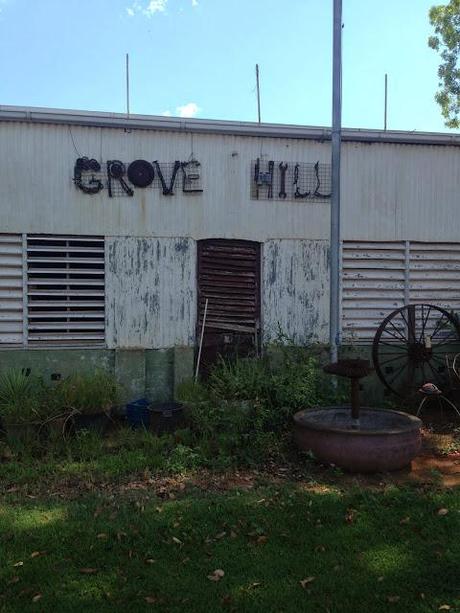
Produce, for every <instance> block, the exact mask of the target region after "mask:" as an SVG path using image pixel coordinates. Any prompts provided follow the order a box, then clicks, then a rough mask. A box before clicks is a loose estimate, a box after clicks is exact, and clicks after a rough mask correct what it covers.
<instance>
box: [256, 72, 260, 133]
mask: <svg viewBox="0 0 460 613" xmlns="http://www.w3.org/2000/svg"><path fill="white" fill-rule="evenodd" d="M256 88H257V117H258V121H259V123H260V83H259V64H256Z"/></svg>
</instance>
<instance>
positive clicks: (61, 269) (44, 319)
mask: <svg viewBox="0 0 460 613" xmlns="http://www.w3.org/2000/svg"><path fill="white" fill-rule="evenodd" d="M104 259H105V258H104V239H103V238H102V237H92V238H88V237H82V236H51V235H42V234H40V235H29V236H28V237H27V315H28V317H27V330H28V343H29V345H35V344H42V343H47V344H56V345H59V346H62V345H94V344H99V345H100V344H104V340H105V313H104V302H105V280H104Z"/></svg>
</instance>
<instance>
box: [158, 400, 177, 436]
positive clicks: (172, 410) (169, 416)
mask: <svg viewBox="0 0 460 613" xmlns="http://www.w3.org/2000/svg"><path fill="white" fill-rule="evenodd" d="M150 411H151V420H150V427H151V429H152V430H154V431H155V432H156V433H157V434H163V432H174V430H176V429H177V428H178V427H179V425H180V424H181V422H182V419H183V416H184V405H183V404H181V403H180V402H154V403H153V404H152V405H150Z"/></svg>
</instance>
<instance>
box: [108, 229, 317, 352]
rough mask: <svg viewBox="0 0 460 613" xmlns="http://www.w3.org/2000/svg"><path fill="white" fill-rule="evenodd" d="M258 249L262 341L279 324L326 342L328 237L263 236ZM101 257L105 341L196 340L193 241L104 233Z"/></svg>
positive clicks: (298, 336) (153, 344) (296, 336)
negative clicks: (264, 239) (104, 253)
mask: <svg viewBox="0 0 460 613" xmlns="http://www.w3.org/2000/svg"><path fill="white" fill-rule="evenodd" d="M262 254H263V261H262V328H263V338H264V342H271V341H274V340H276V338H277V335H278V331H279V330H281V331H282V332H283V333H284V334H285V335H286V336H288V337H289V338H291V339H293V340H295V341H296V342H297V343H304V342H307V341H308V342H315V341H320V342H326V341H327V335H328V316H329V293H328V244H327V242H326V241H298V240H270V241H267V242H266V243H265V244H264V245H263V246H262ZM106 258H107V266H106V296H107V299H106V319H107V331H106V336H107V345H108V347H110V348H113V347H121V348H128V347H129V348H135V347H139V348H162V347H172V346H174V345H182V346H190V345H193V344H194V343H195V331H196V328H195V326H196V303H197V279H196V243H195V241H193V240H190V239H155V238H137V239H136V238H123V237H118V238H111V239H109V240H108V241H107V256H106Z"/></svg>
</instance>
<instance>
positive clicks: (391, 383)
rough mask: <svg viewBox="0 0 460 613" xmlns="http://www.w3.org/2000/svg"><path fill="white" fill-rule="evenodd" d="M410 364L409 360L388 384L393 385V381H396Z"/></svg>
mask: <svg viewBox="0 0 460 613" xmlns="http://www.w3.org/2000/svg"><path fill="white" fill-rule="evenodd" d="M408 364H409V362H405V363H404V366H403V367H402V368H401V370H399V371H398V372H397V373H396V375H395V376H394V377H393V378H392V379H391V381H388V384H389V385H390V386H391V385H393V383H394V382H395V381H396V379H397V378H398V376H399V375H400V374H401V373H402V372H404V369H405V368H407V365H408Z"/></svg>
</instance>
